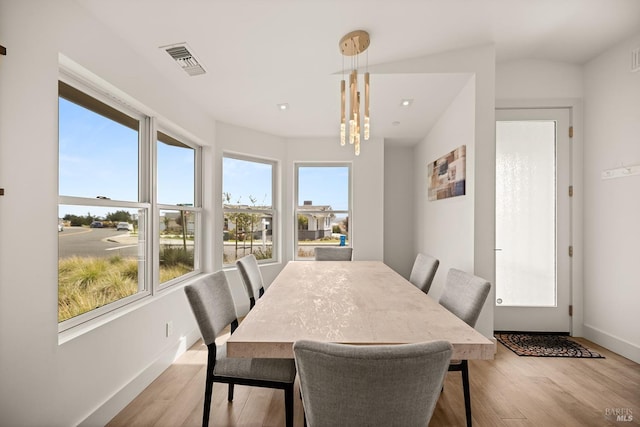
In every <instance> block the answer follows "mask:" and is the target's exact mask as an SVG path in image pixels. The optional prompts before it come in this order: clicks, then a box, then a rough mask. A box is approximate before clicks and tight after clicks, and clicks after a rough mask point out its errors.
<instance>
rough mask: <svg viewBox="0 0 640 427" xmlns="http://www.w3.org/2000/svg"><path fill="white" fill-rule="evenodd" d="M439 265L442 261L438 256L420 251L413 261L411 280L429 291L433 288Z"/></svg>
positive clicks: (424, 290)
mask: <svg viewBox="0 0 640 427" xmlns="http://www.w3.org/2000/svg"><path fill="white" fill-rule="evenodd" d="M438 265H440V261H439V260H438V259H437V258H434V257H432V256H431V255H425V254H421V253H419V254H418V255H417V256H416V260H415V261H414V262H413V268H412V269H411V275H410V276H409V281H410V282H411V283H413V284H414V285H416V286H417V287H418V288H419V289H420V290H422V292H424V293H425V294H426V293H428V292H429V289H430V288H431V282H433V278H434V276H435V275H436V270H437V269H438Z"/></svg>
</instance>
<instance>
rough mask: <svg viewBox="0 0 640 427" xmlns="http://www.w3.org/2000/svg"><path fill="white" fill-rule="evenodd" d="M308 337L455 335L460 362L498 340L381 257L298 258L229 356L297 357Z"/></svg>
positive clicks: (491, 349) (381, 340)
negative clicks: (300, 343) (298, 346)
mask: <svg viewBox="0 0 640 427" xmlns="http://www.w3.org/2000/svg"><path fill="white" fill-rule="evenodd" d="M300 339H309V340H318V341H327V342H336V343H344V344H361V345H376V344H405V343H415V342H425V341H432V340H440V339H443V340H447V341H449V342H450V343H451V345H452V347H453V354H452V359H458V360H469V359H493V357H494V353H495V344H494V343H493V342H492V341H491V340H489V339H488V338H486V337H485V336H484V335H482V334H481V333H479V332H478V331H476V330H475V329H473V328H472V327H470V326H469V325H467V324H466V323H465V322H463V321H462V320H460V319H459V318H458V317H456V316H455V315H454V314H452V313H450V312H449V311H447V310H446V309H445V308H444V307H442V306H441V305H440V304H438V302H437V301H436V300H434V299H433V298H431V297H430V296H428V295H426V294H424V293H423V292H422V291H421V290H419V289H418V288H417V287H415V286H413V285H412V284H411V283H410V282H409V281H408V280H406V279H405V278H403V277H402V276H400V275H399V274H398V273H396V272H395V271H394V270H392V269H391V268H390V267H388V266H387V265H385V264H384V263H382V262H380V261H291V262H289V263H288V264H287V265H286V266H285V268H284V269H283V270H282V271H281V272H280V274H279V275H278V276H277V277H276V279H275V280H274V281H273V283H272V284H271V285H270V286H269V288H268V289H267V290H266V291H265V294H264V295H263V296H262V297H261V298H260V299H259V300H258V301H257V303H256V305H255V307H254V308H253V309H252V310H251V311H250V312H249V314H248V315H247V316H246V317H245V318H244V320H243V321H242V322H241V323H240V326H239V327H238V328H237V329H236V330H235V332H234V333H233V334H232V335H231V336H230V337H229V339H228V340H227V355H228V356H229V357H259V358H293V349H292V345H293V343H294V342H295V341H297V340H300Z"/></svg>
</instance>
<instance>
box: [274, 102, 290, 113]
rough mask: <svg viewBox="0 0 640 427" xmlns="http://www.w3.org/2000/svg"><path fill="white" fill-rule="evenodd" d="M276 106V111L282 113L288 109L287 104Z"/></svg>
mask: <svg viewBox="0 0 640 427" xmlns="http://www.w3.org/2000/svg"><path fill="white" fill-rule="evenodd" d="M276 105H277V107H278V110H282V111H284V110H288V109H289V104H286V103H285V104H276Z"/></svg>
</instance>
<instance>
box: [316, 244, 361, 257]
mask: <svg viewBox="0 0 640 427" xmlns="http://www.w3.org/2000/svg"><path fill="white" fill-rule="evenodd" d="M314 252H315V255H316V261H351V257H352V255H353V248H346V247H335V246H329V247H316V248H315V249H314Z"/></svg>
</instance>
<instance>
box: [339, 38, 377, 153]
mask: <svg viewBox="0 0 640 427" xmlns="http://www.w3.org/2000/svg"><path fill="white" fill-rule="evenodd" d="M369 42H370V39H369V33H367V32H366V31H362V30H357V31H352V32H350V33H349V34H347V35H345V36H344V37H342V39H340V52H341V53H342V55H343V56H348V57H350V60H351V66H350V69H351V71H350V72H349V88H348V90H349V105H348V106H347V85H346V80H345V78H344V66H343V70H342V74H343V78H342V81H341V82H340V145H346V143H347V139H348V140H349V144H353V145H354V151H355V154H356V156H359V155H360V139H361V136H360V134H361V133H362V139H364V140H365V141H366V140H368V139H369V135H370V126H371V124H370V119H369V72H368V71H367V72H365V73H364V108H363V110H364V111H363V112H362V113H361V112H360V108H361V104H360V102H361V97H360V90H359V87H358V66H359V60H358V59H359V58H358V57H359V55H360V54H361V53H363V52H364V51H366V50H367V48H368V47H369ZM343 64H344V62H343ZM347 107H348V108H347ZM347 114H348V116H349V119H348V122H347ZM363 116H364V118H363ZM347 124H348V126H347Z"/></svg>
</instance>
